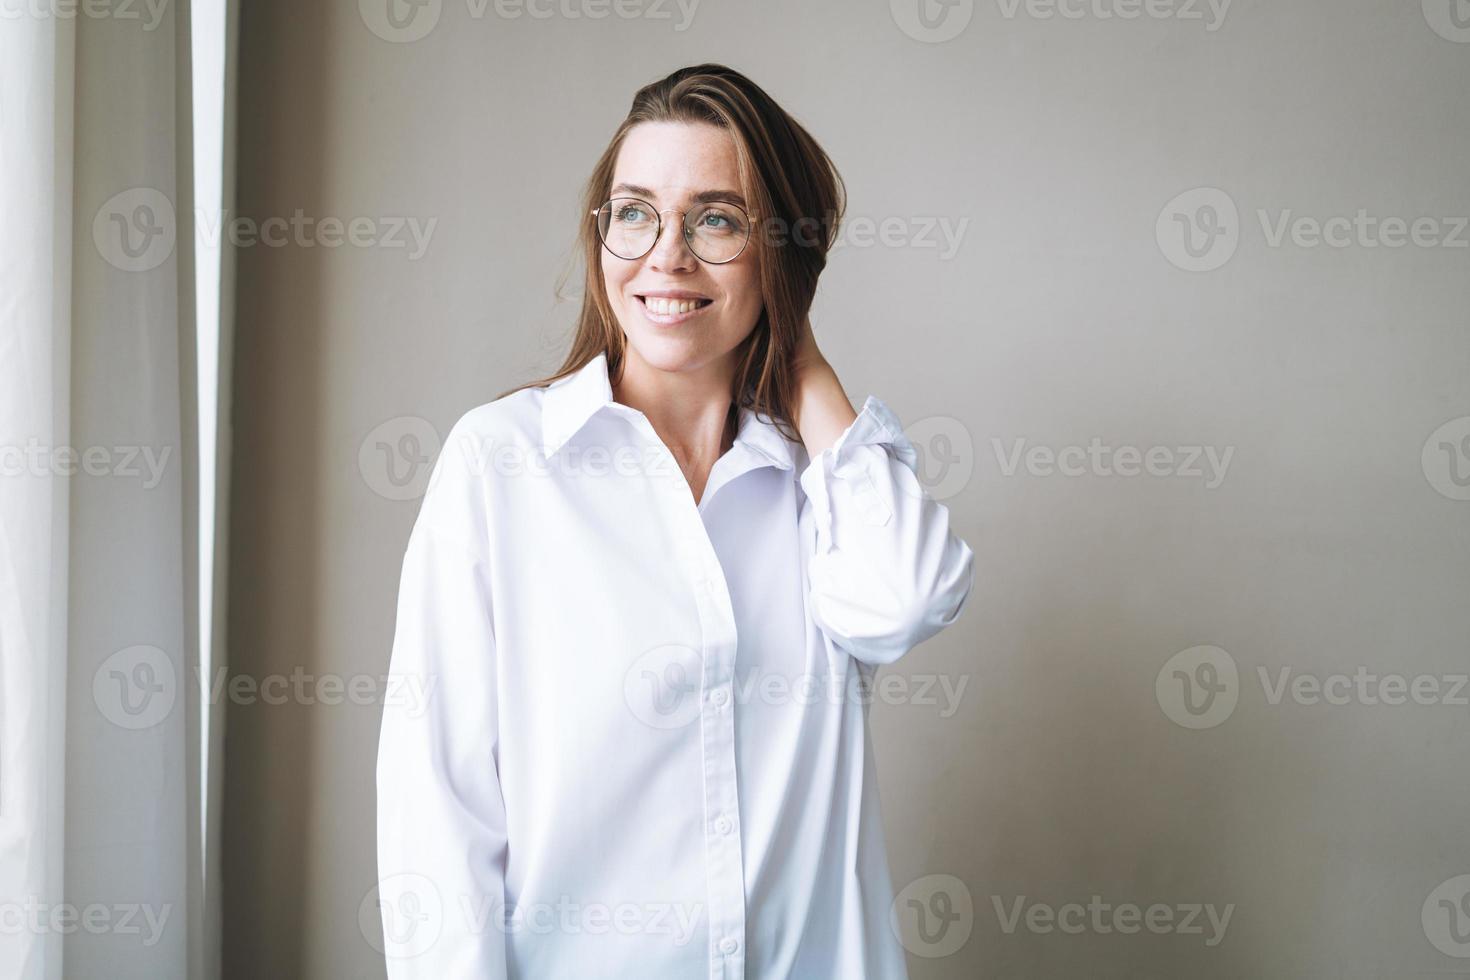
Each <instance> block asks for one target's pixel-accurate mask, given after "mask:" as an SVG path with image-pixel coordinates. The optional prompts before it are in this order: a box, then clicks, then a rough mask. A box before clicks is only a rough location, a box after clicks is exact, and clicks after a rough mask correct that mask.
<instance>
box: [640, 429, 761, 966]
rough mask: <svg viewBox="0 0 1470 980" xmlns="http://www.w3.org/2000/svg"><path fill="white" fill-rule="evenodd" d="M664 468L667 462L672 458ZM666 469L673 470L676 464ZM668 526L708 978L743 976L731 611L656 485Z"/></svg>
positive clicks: (698, 538) (704, 557)
mask: <svg viewBox="0 0 1470 980" xmlns="http://www.w3.org/2000/svg"><path fill="white" fill-rule="evenodd" d="M668 462H669V464H670V465H673V460H672V457H670V458H669V461H668ZM674 472H675V473H678V469H677V466H675V468H674ZM659 482H660V483H662V484H663V485H664V486H665V487H666V488H667V489H666V492H667V493H668V495H669V498H670V500H671V503H672V506H671V507H670V512H671V513H672V514H673V515H674V520H675V522H676V533H677V539H678V541H679V547H678V557H679V560H680V562H681V564H682V565H683V567H684V570H685V572H686V574H687V576H688V579H689V581H691V582H692V583H693V584H694V598H695V607H696V609H697V610H698V614H699V623H700V630H701V637H702V646H701V651H700V652H701V658H700V662H701V665H702V667H701V671H700V693H699V696H700V705H699V734H700V749H701V755H702V762H703V765H702V767H701V770H702V774H703V786H702V787H701V789H702V792H703V797H704V853H705V866H706V868H707V869H708V874H709V882H708V902H709V905H708V909H709V927H710V935H709V941H710V949H709V976H710V980H743V978H744V976H745V871H744V862H743V859H742V855H741V850H740V801H739V796H738V793H737V784H736V773H735V684H734V677H735V650H736V639H737V636H736V628H735V610H734V607H733V606H732V605H731V602H730V593H729V589H728V588H727V585H726V582H725V573H724V569H723V568H722V567H721V565H720V560H719V556H718V555H717V554H716V553H715V548H714V543H713V542H712V541H711V540H710V537H709V532H708V530H707V529H706V528H705V525H704V518H703V517H702V516H701V515H700V513H699V509H698V507H697V506H696V505H695V502H694V497H693V494H692V493H691V492H690V490H689V485H688V483H686V482H685V481H683V480H682V479H678V478H676V479H672V480H661V481H659Z"/></svg>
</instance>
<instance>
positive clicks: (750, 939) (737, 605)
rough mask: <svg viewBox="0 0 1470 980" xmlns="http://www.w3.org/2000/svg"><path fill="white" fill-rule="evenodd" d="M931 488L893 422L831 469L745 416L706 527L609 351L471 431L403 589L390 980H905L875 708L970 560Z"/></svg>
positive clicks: (968, 578)
mask: <svg viewBox="0 0 1470 980" xmlns="http://www.w3.org/2000/svg"><path fill="white" fill-rule="evenodd" d="M915 467H916V452H915V449H914V447H913V445H912V444H911V443H910V442H909V440H908V439H907V438H906V437H905V436H904V434H903V430H902V427H901V425H900V424H899V421H898V419H897V418H896V417H895V416H894V414H893V413H892V412H891V411H889V409H888V408H887V406H885V405H884V404H883V402H881V401H880V400H878V399H877V398H876V397H873V396H869V397H868V399H867V401H866V402H865V403H864V404H863V407H862V411H861V412H860V413H859V414H858V417H857V419H856V420H855V421H854V422H853V423H852V424H851V425H850V426H849V427H848V428H847V429H846V430H845V431H844V432H843V433H842V435H841V437H840V438H839V439H838V440H837V442H836V443H835V444H834V445H833V446H831V447H830V448H828V449H826V450H824V451H823V452H821V453H819V454H818V456H817V458H816V459H811V460H809V459H808V457H807V454H806V452H805V449H804V447H802V445H801V444H800V443H796V442H792V441H790V440H788V439H786V438H785V437H784V436H782V435H781V434H780V433H779V432H778V431H777V430H776V428H775V427H774V426H773V425H772V424H771V423H770V421H769V419H767V418H766V417H764V416H758V415H757V414H755V413H754V412H753V411H751V410H750V409H748V408H742V409H741V410H740V412H739V421H738V434H737V436H736V438H735V442H734V445H733V446H732V447H731V448H730V450H729V451H728V452H726V453H725V454H724V455H723V456H721V457H720V458H719V459H718V460H717V461H716V462H715V464H714V467H713V469H712V470H711V471H710V474H709V479H708V482H707V484H706V486H705V490H704V494H703V496H702V498H701V499H700V500H699V502H698V503H697V504H696V503H695V500H694V496H693V493H692V492H691V490H690V488H689V485H688V483H687V481H686V480H685V479H684V476H683V474H682V473H681V471H680V470H679V467H678V465H677V464H676V463H675V461H674V458H673V456H672V454H670V453H669V451H668V449H667V448H666V447H665V446H664V444H663V442H662V440H661V439H660V438H659V436H658V435H657V433H656V432H655V431H654V429H653V427H652V425H651V424H650V423H649V421H648V418H647V416H645V415H644V414H643V413H641V412H639V411H637V410H636V409H633V408H631V407H629V406H626V405H623V404H621V403H619V402H616V401H614V399H613V394H612V388H611V385H610V384H609V379H608V372H607V360H606V355H605V354H603V355H598V356H597V357H596V358H595V359H594V360H592V361H590V362H589V363H588V364H587V365H586V366H585V367H583V368H582V369H581V370H579V371H578V372H577V373H575V374H573V375H570V376H568V377H566V378H562V379H560V380H558V381H557V382H555V383H553V384H552V385H550V386H549V387H544V388H540V387H538V388H526V389H522V390H520V391H517V392H514V393H512V394H510V395H507V396H505V397H503V398H501V399H498V400H496V401H493V402H490V403H488V404H485V405H482V406H480V407H478V408H475V409H473V410H471V411H469V412H468V413H466V414H465V415H464V416H463V417H462V418H461V419H460V420H459V421H458V422H457V423H456V424H455V426H454V428H453V430H452V431H451V433H450V435H449V437H448V438H447V439H446V440H445V445H444V448H443V450H442V451H441V452H440V454H439V458H438V460H437V461H436V463H435V465H434V469H433V475H432V477H431V480H430V483H429V489H428V491H427V492H426V494H425V496H424V500H423V503H422V505H421V508H420V511H419V515H418V519H417V522H416V523H415V525H414V528H413V532H412V534H411V536H410V538H409V541H408V546H407V550H406V553H405V555H404V560H403V572H402V579H401V582H400V586H399V594H398V610H397V614H398V618H397V624H396V627H395V633H394V637H393V651H392V663H391V667H390V673H391V675H392V677H391V679H390V685H398V686H400V687H402V688H403V689H410V688H407V685H409V684H418V685H420V687H419V688H418V689H419V690H422V691H426V692H428V696H427V698H426V699H422V700H421V699H412V698H408V699H394V698H389V699H387V701H388V704H387V705H386V707H385V709H384V716H383V726H382V732H381V737H380V742H379V746H378V761H377V793H378V795H377V817H378V872H379V884H378V889H377V896H376V907H377V908H378V910H380V912H381V921H382V928H383V940H384V944H385V949H384V952H385V954H386V958H387V963H388V976H389V977H390V978H391V980H409V978H432V980H460V978H464V980H471V978H475V980H499V978H528V980H529V978H535V980H563V978H578V980H587V978H636V980H693V978H702V977H704V978H709V980H735V978H759V980H788V978H789V980H824V978H833V980H901V978H904V977H905V976H906V971H905V964H904V954H903V949H902V947H901V945H900V943H899V939H898V937H897V936H896V934H895V933H894V931H893V929H892V928H891V926H890V918H889V913H890V905H891V903H892V901H893V890H892V886H891V883H890V878H889V868H888V863H887V853H886V851H885V848H884V841H883V829H882V817H881V814H880V811H879V800H878V792H877V781H876V773H875V769H874V763H873V752H872V746H871V742H870V740H869V737H868V729H867V720H868V704H869V699H870V696H871V693H872V683H873V676H874V674H875V673H876V671H877V669H878V667H879V666H880V665H882V664H887V663H892V662H893V661H894V660H896V659H897V658H898V657H900V656H901V655H903V654H904V653H905V652H906V651H908V650H909V649H910V648H912V647H913V646H914V645H915V644H917V643H919V642H921V641H923V640H924V639H926V638H928V637H930V636H933V635H934V634H935V633H937V632H938V631H939V630H940V629H942V628H943V627H945V626H947V625H949V624H950V623H952V622H954V621H955V619H956V618H957V617H958V615H959V613H960V610H961V608H962V606H963V605H964V603H965V600H966V599H967V598H968V596H969V593H970V588H971V584H972V561H973V554H972V552H971V549H970V547H969V546H968V545H967V544H965V542H964V541H962V540H961V539H959V538H958V537H956V536H955V535H954V533H953V532H952V531H951V529H950V526H949V513H948V510H947V508H946V507H945V506H944V505H943V504H941V503H939V502H937V501H935V500H934V499H933V498H932V497H931V496H929V495H928V494H927V493H926V492H925V491H924V489H923V487H922V486H921V484H920V483H919V481H918V479H917V475H916V468H915ZM393 689H394V687H393V686H390V687H389V690H393ZM364 907H365V908H366V909H368V910H369V911H368V912H367V913H366V914H367V915H371V909H372V907H373V903H371V902H368V903H365V905H364ZM369 921H370V922H371V921H372V920H371V919H370V920H369ZM373 924H374V925H375V924H376V923H375V922H373ZM374 939H376V937H374Z"/></svg>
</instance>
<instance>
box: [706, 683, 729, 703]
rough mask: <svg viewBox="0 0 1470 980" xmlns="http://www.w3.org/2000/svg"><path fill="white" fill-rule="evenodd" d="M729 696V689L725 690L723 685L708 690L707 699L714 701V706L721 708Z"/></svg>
mask: <svg viewBox="0 0 1470 980" xmlns="http://www.w3.org/2000/svg"><path fill="white" fill-rule="evenodd" d="M729 697H730V692H729V691H726V690H725V689H724V688H723V687H717V688H715V689H714V690H713V691H711V692H710V696H709V699H710V700H711V701H713V702H714V703H715V706H716V707H719V708H723V707H724V706H725V701H726V700H727V699H728V698H729Z"/></svg>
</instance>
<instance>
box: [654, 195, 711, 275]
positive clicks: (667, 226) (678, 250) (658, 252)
mask: <svg viewBox="0 0 1470 980" xmlns="http://www.w3.org/2000/svg"><path fill="white" fill-rule="evenodd" d="M666 215H667V216H668V217H665V216H666ZM659 218H660V219H661V220H662V225H663V226H662V227H661V228H660V229H659V233H658V240H657V241H655V242H654V243H653V248H652V249H650V250H649V253H648V261H649V263H650V264H651V265H652V266H653V268H655V269H692V268H694V267H695V266H696V265H697V264H698V263H699V260H698V259H696V258H695V257H694V253H693V252H691V251H690V250H689V243H688V242H686V241H685V240H684V213H683V212H682V211H679V210H677V209H675V208H666V209H665V210H663V211H660V212H659Z"/></svg>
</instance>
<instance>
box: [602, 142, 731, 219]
mask: <svg viewBox="0 0 1470 980" xmlns="http://www.w3.org/2000/svg"><path fill="white" fill-rule="evenodd" d="M620 183H627V184H637V185H639V186H642V187H647V188H648V189H649V190H652V191H654V192H655V193H656V195H657V196H658V198H659V203H664V202H665V201H674V202H677V201H678V200H680V199H684V198H687V197H690V196H692V195H694V194H697V193H699V192H700V191H707V190H712V189H717V188H718V189H730V190H738V189H739V188H740V167H739V163H738V161H737V158H736V155H735V140H734V137H732V136H731V135H730V134H729V132H727V131H726V130H724V129H721V128H720V127H718V126H714V125H711V124H709V123H671V122H656V123H639V124H638V125H637V126H634V127H633V128H632V129H630V130H628V134H627V135H626V136H625V137H624V138H623V145H622V147H621V148H620V149H619V150H618V158H617V162H616V163H615V164H614V166H613V184H615V185H616V184H620Z"/></svg>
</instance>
